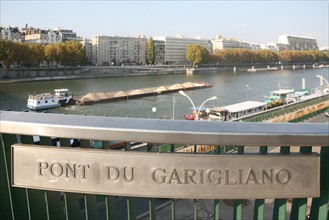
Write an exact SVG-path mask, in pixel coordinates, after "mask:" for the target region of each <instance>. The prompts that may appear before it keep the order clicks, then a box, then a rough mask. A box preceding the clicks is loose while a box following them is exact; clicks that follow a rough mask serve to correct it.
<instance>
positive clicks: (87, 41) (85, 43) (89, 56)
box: [77, 37, 92, 63]
mask: <svg viewBox="0 0 329 220" xmlns="http://www.w3.org/2000/svg"><path fill="white" fill-rule="evenodd" d="M77 40H78V41H79V42H80V43H81V44H82V46H84V48H85V50H86V57H87V60H88V62H89V63H91V62H92V44H91V40H90V39H87V38H83V37H77Z"/></svg>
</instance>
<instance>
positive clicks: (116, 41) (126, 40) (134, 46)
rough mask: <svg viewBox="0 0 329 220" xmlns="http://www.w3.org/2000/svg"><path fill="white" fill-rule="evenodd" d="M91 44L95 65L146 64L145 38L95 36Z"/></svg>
mask: <svg viewBox="0 0 329 220" xmlns="http://www.w3.org/2000/svg"><path fill="white" fill-rule="evenodd" d="M91 43H92V63H93V64H96V65H113V64H121V63H135V64H145V63H146V47H147V39H146V38H145V37H144V36H139V37H117V36H95V37H93V38H92V40H91Z"/></svg>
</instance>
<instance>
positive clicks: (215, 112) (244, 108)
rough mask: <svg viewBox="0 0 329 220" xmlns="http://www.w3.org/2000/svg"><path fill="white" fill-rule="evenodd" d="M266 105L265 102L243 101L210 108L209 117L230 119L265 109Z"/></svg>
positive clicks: (222, 119)
mask: <svg viewBox="0 0 329 220" xmlns="http://www.w3.org/2000/svg"><path fill="white" fill-rule="evenodd" d="M266 109H267V105H266V103H265V102H257V101H245V102H240V103H236V104H233V105H227V106H223V107H214V108H210V114H209V118H210V119H212V120H219V121H231V120H234V119H237V118H240V117H244V116H247V115H251V114H254V113H256V112H261V111H265V110H266Z"/></svg>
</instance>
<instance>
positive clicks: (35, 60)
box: [29, 44, 45, 68]
mask: <svg viewBox="0 0 329 220" xmlns="http://www.w3.org/2000/svg"><path fill="white" fill-rule="evenodd" d="M29 50H30V54H31V61H32V64H37V67H38V68H39V67H40V63H41V62H43V61H44V60H45V50H44V46H43V45H42V44H29Z"/></svg>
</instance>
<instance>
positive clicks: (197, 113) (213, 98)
mask: <svg viewBox="0 0 329 220" xmlns="http://www.w3.org/2000/svg"><path fill="white" fill-rule="evenodd" d="M178 92H179V94H181V95H182V96H185V97H186V98H188V100H190V102H191V104H192V106H193V109H194V110H195V111H196V108H195V105H194V103H193V101H192V99H191V98H190V97H189V96H188V95H186V93H185V92H184V91H183V90H179V91H178ZM215 99H217V96H213V97H211V98H209V99H206V100H205V101H204V102H203V103H202V104H201V105H200V107H199V109H198V111H197V112H196V117H195V119H196V120H198V119H199V114H200V111H201V108H202V106H203V105H204V104H205V103H206V102H208V101H210V100H215Z"/></svg>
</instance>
